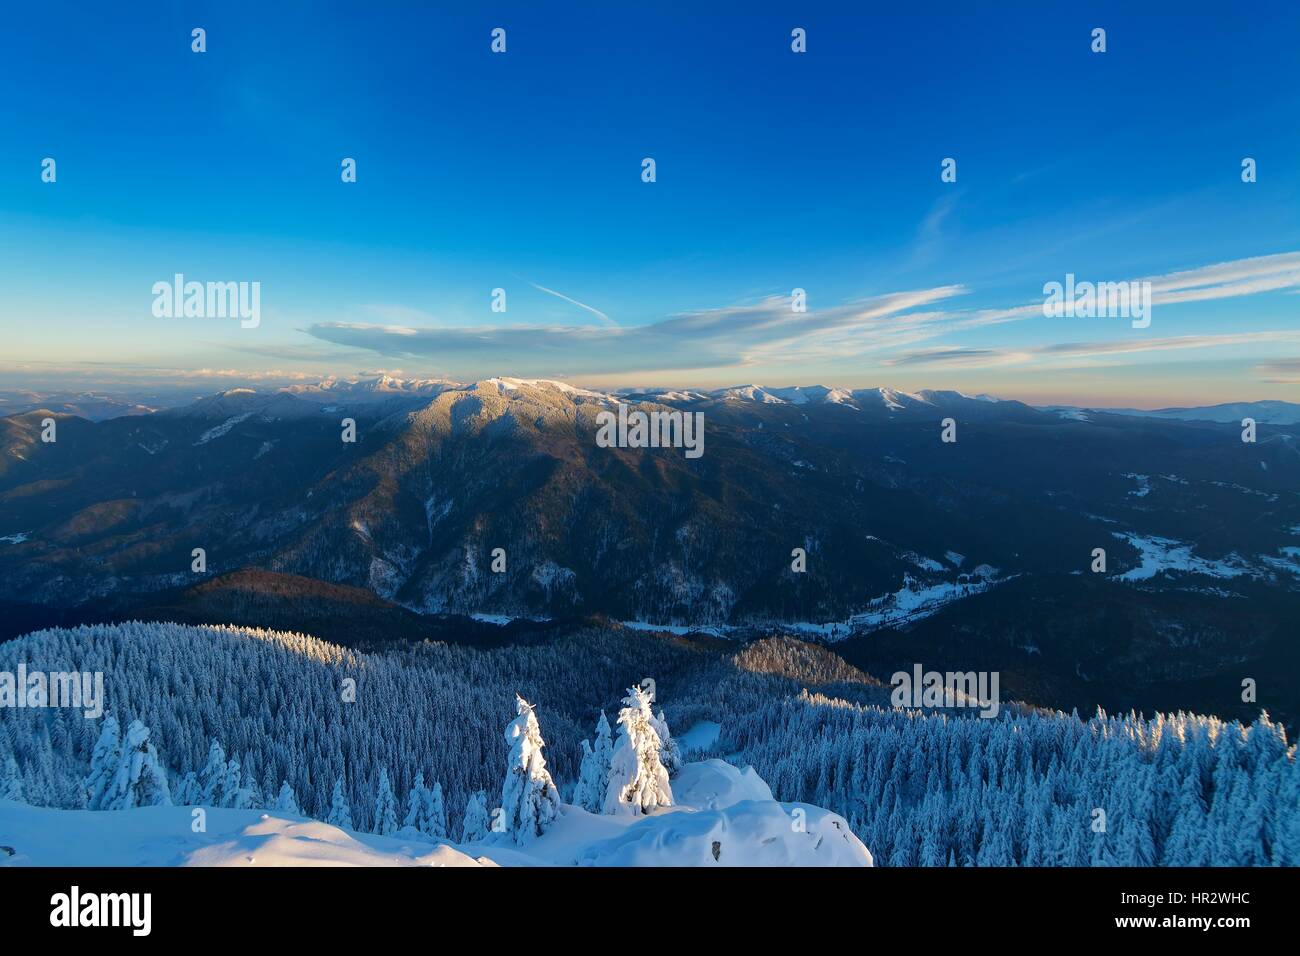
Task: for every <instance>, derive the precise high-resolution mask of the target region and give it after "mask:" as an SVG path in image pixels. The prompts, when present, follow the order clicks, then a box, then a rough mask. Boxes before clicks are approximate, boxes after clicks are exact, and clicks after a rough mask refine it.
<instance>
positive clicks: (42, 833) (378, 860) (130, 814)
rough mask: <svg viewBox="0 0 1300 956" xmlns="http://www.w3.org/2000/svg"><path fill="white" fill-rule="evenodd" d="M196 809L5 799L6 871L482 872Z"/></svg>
mask: <svg viewBox="0 0 1300 956" xmlns="http://www.w3.org/2000/svg"><path fill="white" fill-rule="evenodd" d="M204 814H205V819H204V825H205V826H206V831H205V832H200V833H195V832H194V830H193V826H194V823H195V816H194V808H193V807H138V808H136V809H133V810H105V811H92V810H54V809H50V808H47V807H30V806H27V805H26V804H22V803H14V802H12V801H4V800H0V845H5V846H9V847H12V848H13V850H14V855H13V856H12V857H9V856H5V855H3V854H0V866H6V865H7V866H78V867H81V866H483V865H488V866H491V865H492V864H491V863H489V862H487V861H484V860H476V859H474V858H473V857H471V856H468V855H466V854H464V853H462V852H460V851H459V850H456V849H453V848H452V847H450V846H445V845H435V844H432V843H420V842H417V841H413V840H400V839H396V838H393V837H381V836H375V835H373V834H369V833H350V832H348V831H345V830H341V829H339V828H338V827H335V826H330V825H329V824H328V823H321V822H320V821H318V820H307V819H304V818H303V817H299V816H295V815H293V814H288V813H282V812H280V811H266V810H222V809H205V810H204Z"/></svg>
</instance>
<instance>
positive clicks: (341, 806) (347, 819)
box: [325, 777, 353, 830]
mask: <svg viewBox="0 0 1300 956" xmlns="http://www.w3.org/2000/svg"><path fill="white" fill-rule="evenodd" d="M325 822H326V823H328V824H330V825H331V826H336V827H340V828H341V829H344V830H351V829H353V827H352V807H350V806H349V805H348V798H347V795H346V794H344V792H343V778H342V777H339V778H338V779H337V780H335V781H334V793H333V795H332V796H331V797H330V809H329V813H328V814H326V816H325Z"/></svg>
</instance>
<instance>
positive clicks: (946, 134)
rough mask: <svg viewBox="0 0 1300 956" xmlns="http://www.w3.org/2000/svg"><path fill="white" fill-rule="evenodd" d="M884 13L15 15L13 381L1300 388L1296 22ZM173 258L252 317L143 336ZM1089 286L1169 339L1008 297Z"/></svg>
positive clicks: (10, 66)
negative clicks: (237, 296) (948, 177)
mask: <svg viewBox="0 0 1300 956" xmlns="http://www.w3.org/2000/svg"><path fill="white" fill-rule="evenodd" d="M901 6H903V5H894V4H891V5H887V6H886V5H879V6H878V7H877V6H876V5H869V4H856V3H855V4H850V3H839V4H817V3H813V4H807V3H792V2H790V3H763V2H759V3H753V2H747V3H722V4H707V5H705V4H698V3H692V4H686V3H658V4H636V5H633V4H628V3H621V2H620V3H615V2H608V0H604V2H592V3H547V4H538V3H536V2H530V3H500V4H498V3H492V4H487V3H475V4H469V3H463V4H462V3H456V4H452V3H438V4H426V3H414V2H410V3H399V2H382V0H381V2H374V3H347V4H342V3H311V4H308V3H270V2H261V3H251V2H239V3H212V4H190V3H184V4H182V3H170V4H167V3H148V2H145V3H140V4H128V5H121V4H112V5H102V4H96V5H92V4H64V3H59V2H44V3H41V4H25V5H21V6H12V5H11V7H10V8H9V9H8V10H7V11H6V23H5V29H4V34H5V35H4V38H3V39H2V40H0V99H3V102H4V107H5V108H4V114H3V122H2V123H0V244H2V248H3V256H0V290H2V291H3V296H2V297H0V341H2V342H3V346H0V348H2V351H0V384H3V382H4V379H5V378H11V379H12V380H14V381H17V380H19V379H21V380H22V381H24V382H36V381H38V380H41V379H43V380H44V381H46V382H47V383H48V384H51V385H53V384H57V383H58V382H59V381H60V380H64V381H68V382H72V381H78V382H91V381H100V380H102V381H104V382H108V381H111V380H113V379H114V378H115V377H117V376H121V375H125V376H131V375H140V376H151V375H152V376H162V377H166V376H169V375H173V374H176V375H184V374H188V375H191V376H193V377H194V378H195V379H196V381H198V380H200V379H203V376H201V375H200V376H194V373H195V371H196V370H233V371H236V372H238V373H239V375H240V376H247V377H256V376H259V375H261V376H266V377H267V378H268V380H270V379H275V378H277V377H287V376H291V375H300V376H315V375H320V374H356V373H360V372H368V371H373V370H379V369H383V370H390V371H396V370H401V372H402V373H403V374H406V375H418V376H425V375H429V376H432V375H445V376H449V377H452V378H459V379H466V378H476V377H481V376H485V375H496V374H499V375H511V374H516V375H522V376H527V377H532V376H544V377H567V378H571V379H573V380H575V381H581V382H587V383H592V384H633V383H636V384H691V385H700V386H706V385H721V384H735V383H738V382H742V381H759V382H762V383H764V384H770V385H783V384H795V383H798V384H809V383H812V382H823V383H825V384H832V385H846V386H862V385H881V384H888V385H897V386H901V387H917V388H919V387H956V388H961V389H963V390H967V391H988V392H994V393H998V394H1004V395H1009V396H1013V397H1023V398H1027V399H1030V400H1037V401H1077V402H1082V403H1093V402H1095V403H1106V402H1114V403H1119V404H1129V403H1133V404H1146V405H1159V404H1175V403H1178V404H1187V403H1201V402H1205V401H1226V400H1232V399H1254V398H1266V397H1267V398H1289V399H1292V400H1300V321H1297V313H1298V310H1300V295H1297V291H1298V290H1300V215H1298V213H1300V75H1298V73H1300V67H1298V66H1297V63H1298V62H1300V60H1298V59H1297V56H1296V49H1295V44H1296V38H1297V37H1300V6H1298V5H1296V4H1294V3H1282V2H1275V0H1270V2H1265V3H1261V4H1255V5H1252V6H1251V7H1250V8H1249V9H1248V10H1239V11H1238V10H1231V9H1228V8H1225V7H1223V5H1221V4H1210V3H1193V4H1181V3H1177V4H1176V3H1152V4H1148V3H1143V4H1133V3H1095V2H1092V3H1086V4H1085V3H1043V2H1010V3H997V4H989V3H982V4H976V3H969V2H964V3H955V2H952V3H944V2H940V3H937V4H925V5H915V7H916V9H915V10H914V11H904V12H899V8H900V7H901ZM1139 6H1140V7H1141V8H1142V10H1140V11H1138V10H1135V9H1133V8H1134V7H1139ZM995 8H996V9H995ZM1213 8H1217V9H1218V10H1219V11H1220V12H1219V13H1217V14H1214V13H1212V12H1211V10H1212V9H1213ZM194 27H203V28H204V29H206V31H207V46H208V49H207V52H206V53H203V54H195V53H193V52H191V50H190V43H191V40H190V31H191V29H192V28H194ZM494 27H502V28H504V29H505V30H506V31H507V52H506V53H505V54H501V55H494V54H493V53H491V51H490V49H489V44H490V31H491V30H492V29H493V28H494ZM794 27H803V28H805V29H806V30H807V35H808V52H807V53H806V54H802V55H798V54H795V53H793V52H792V51H791V49H790V31H791V29H793V28H794ZM1094 27H1104V28H1105V29H1106V31H1107V47H1108V49H1107V52H1106V53H1104V54H1094V53H1092V52H1091V50H1090V43H1091V37H1090V32H1091V30H1092V28H1094ZM1247 156H1249V157H1253V158H1255V159H1256V160H1257V162H1258V176H1259V181H1258V182H1256V183H1254V184H1249V185H1248V184H1244V183H1242V182H1241V175H1240V173H1241V161H1242V158H1243V157H1247ZM44 157H53V158H55V159H56V161H57V164H58V166H57V172H58V180H57V182H56V183H55V184H53V185H51V184H46V183H42V182H41V179H40V172H41V167H40V164H41V160H42V159H43V158H44ZM343 157H354V158H355V159H356V161H357V164H358V181H357V182H356V183H355V184H344V183H342V182H341V181H340V176H339V171H340V160H341V159H342V158H343ZM644 157H653V158H654V159H655V160H656V163H657V174H658V181H657V182H655V183H653V184H647V183H643V182H642V181H641V160H642V159H643V158H644ZM945 157H953V158H955V159H956V160H957V164H958V165H957V182H956V183H943V182H941V181H940V162H941V160H942V159H943V158H945ZM1263 257H1269V258H1263ZM1220 264H1228V265H1225V266H1223V268H1221V269H1219V270H1218V271H1207V270H1208V269H1209V267H1213V266H1218V265H1220ZM177 272H181V273H184V274H185V276H186V277H187V278H188V279H195V280H199V281H209V280H212V281H240V280H244V281H258V282H260V283H261V306H262V321H261V325H260V326H259V327H258V328H256V329H241V328H240V327H239V324H238V323H237V322H234V321H231V320H222V319H198V318H191V319H179V318H178V319H159V318H155V317H154V316H153V315H152V313H151V305H152V302H153V296H152V293H151V288H152V286H153V284H154V283H155V282H157V281H160V280H170V278H171V276H172V275H173V274H174V273H177ZM1183 272H1186V273H1190V274H1189V275H1187V276H1182V277H1175V278H1172V279H1162V278H1161V277H1166V276H1169V275H1170V274H1172V273H1183ZM1066 273H1074V274H1076V275H1077V276H1078V277H1079V279H1080V280H1084V279H1088V280H1094V281H1118V280H1126V279H1141V278H1151V279H1153V280H1155V282H1156V288H1157V292H1156V305H1155V308H1154V311H1153V315H1152V323H1151V325H1150V327H1149V328H1146V329H1134V328H1131V327H1130V324H1129V322H1128V321H1127V320H1125V319H1118V318H1111V319H1100V318H1098V319H1082V318H1076V319H1046V318H1043V317H1042V315H1041V313H1039V314H1038V315H1033V314H1032V310H1030V312H1029V313H1025V312H1024V311H1023V310H1024V307H1026V306H1034V305H1035V304H1036V303H1041V301H1042V298H1043V295H1042V287H1043V284H1044V283H1045V282H1049V281H1054V280H1055V281H1062V280H1064V277H1065V275H1066ZM496 287H503V288H505V289H506V292H507V303H508V310H507V312H505V313H504V314H499V313H493V312H492V311H491V310H490V308H489V306H490V304H491V290H492V289H493V288H496ZM795 287H802V288H804V289H806V290H807V293H808V306H809V312H808V313H807V314H806V315H801V316H794V315H792V314H791V313H790V310H789V307H788V299H787V298H786V297H788V296H789V294H790V291H791V290H792V289H793V288H795ZM1161 289H1165V290H1168V291H1167V292H1166V293H1165V298H1164V299H1163V300H1162V293H1161V291H1160V290H1161ZM546 290H551V291H550V292H548V291H546ZM553 293H560V294H559V295H556V294H553ZM903 293H909V294H911V295H900V294H903ZM584 306H586V308H584ZM1016 309H1021V310H1022V311H1021V312H1019V313H1016V312H1014V310H1016ZM215 380H216V379H215V378H214V381H215ZM214 387H215V386H214ZM200 390H204V389H202V388H201V389H200ZM207 390H211V389H207Z"/></svg>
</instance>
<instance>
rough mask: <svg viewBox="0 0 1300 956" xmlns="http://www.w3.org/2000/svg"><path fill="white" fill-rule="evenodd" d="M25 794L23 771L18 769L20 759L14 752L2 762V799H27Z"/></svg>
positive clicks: (0, 785)
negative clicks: (15, 756) (17, 758)
mask: <svg viewBox="0 0 1300 956" xmlns="http://www.w3.org/2000/svg"><path fill="white" fill-rule="evenodd" d="M26 799H27V798H26V797H25V796H24V795H23V772H22V771H21V770H19V769H18V761H17V760H15V759H14V755H13V754H9V756H7V757H5V759H4V762H3V763H0V800H16V801H17V802H18V803H23V802H25V801H26Z"/></svg>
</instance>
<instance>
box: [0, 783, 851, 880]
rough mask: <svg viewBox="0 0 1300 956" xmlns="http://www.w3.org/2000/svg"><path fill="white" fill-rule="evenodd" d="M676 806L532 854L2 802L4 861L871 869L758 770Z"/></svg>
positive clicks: (838, 825)
mask: <svg viewBox="0 0 1300 956" xmlns="http://www.w3.org/2000/svg"><path fill="white" fill-rule="evenodd" d="M678 781H679V783H678V786H679V789H681V790H682V791H683V793H684V795H685V797H684V799H682V800H681V801H680V802H679V803H678V804H677V805H676V806H674V807H673V808H671V809H666V810H664V811H661V812H658V813H656V814H653V815H650V816H644V817H639V818H633V817H612V816H604V815H600V814H593V813H589V812H587V811H585V810H583V809H582V808H580V807H577V806H572V805H567V804H562V805H560V806H559V808H558V812H557V817H556V820H555V821H554V823H553V825H552V826H551V827H550V829H549V830H548V831H547V833H546V834H545V835H544V836H542V837H539V838H538V839H537V840H535V841H534V842H532V843H531V844H529V846H528V847H527V848H526V849H520V848H518V847H512V846H509V845H506V844H500V843H492V842H487V841H479V842H470V843H466V842H449V841H439V840H433V839H430V838H427V837H423V836H414V835H411V834H409V833H407V832H405V831H401V832H399V833H397V834H394V835H391V836H379V835H376V834H373V833H361V832H357V831H355V830H349V829H344V828H342V827H338V826H334V825H331V824H329V823H324V822H321V821H319V820H311V819H308V818H306V817H303V816H302V815H301V814H296V813H288V812H284V811H278V810H256V809H246V810H231V809H220V808H210V809H207V810H206V812H205V817H206V820H205V824H206V830H204V831H201V832H195V831H194V829H193V824H194V820H195V818H194V808H190V807H142V808H137V809H134V810H119V811H106V812H99V813H96V812H92V811H89V810H53V809H48V808H44V807H31V806H27V805H26V804H21V803H15V802H13V801H6V800H0V838H2V840H3V842H4V843H5V844H6V845H11V846H13V848H14V850H15V853H14V855H13V856H12V857H8V858H0V866H95V867H98V866H226V867H253V866H260V867H267V866H469V867H474V866H735V867H740V866H871V865H872V859H871V854H870V853H869V852H868V851H867V848H866V847H865V846H863V844H862V842H861V841H860V840H858V838H857V837H855V836H854V835H853V834H852V833H851V832H850V831H849V828H848V824H847V823H846V822H845V821H844V818H843V817H840V816H838V815H837V814H834V813H831V812H830V811H828V810H823V809H820V808H818V807H813V806H809V805H807V804H798V803H794V804H783V803H778V802H777V801H775V800H773V799H772V795H771V791H770V790H769V789H768V788H767V784H765V783H764V782H763V781H762V780H761V779H760V778H759V777H758V775H757V774H755V773H754V772H753V771H752V770H750V771H741V770H737V769H736V768H735V767H733V766H731V765H730V764H726V763H723V762H722V761H720V760H709V761H704V762H702V763H688V764H685V765H684V766H683V767H682V770H681V773H680V775H679V777H678Z"/></svg>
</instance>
